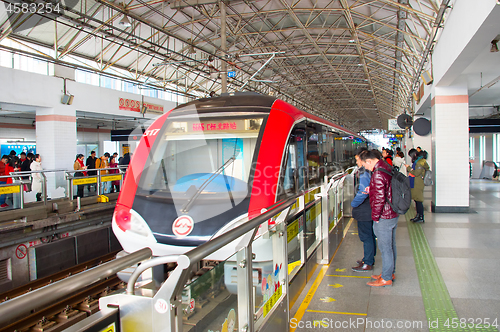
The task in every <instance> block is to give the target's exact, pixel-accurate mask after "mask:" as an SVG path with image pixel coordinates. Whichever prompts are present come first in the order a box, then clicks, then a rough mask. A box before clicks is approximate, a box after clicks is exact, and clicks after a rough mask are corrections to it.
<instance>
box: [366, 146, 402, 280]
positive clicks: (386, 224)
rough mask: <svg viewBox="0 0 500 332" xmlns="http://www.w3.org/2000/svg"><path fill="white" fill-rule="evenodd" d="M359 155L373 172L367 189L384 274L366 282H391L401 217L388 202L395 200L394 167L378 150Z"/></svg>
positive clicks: (394, 269)
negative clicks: (393, 193) (393, 195)
mask: <svg viewBox="0 0 500 332" xmlns="http://www.w3.org/2000/svg"><path fill="white" fill-rule="evenodd" d="M359 158H360V159H361V161H362V163H363V166H364V167H365V168H366V169H368V170H369V171H371V172H372V178H371V180H370V186H369V187H368V188H367V190H366V191H367V192H368V194H369V195H370V206H371V208H372V220H373V221H374V223H373V232H374V233H375V236H376V237H377V242H378V248H379V250H380V252H381V253H382V274H380V275H372V278H373V279H375V281H371V282H369V283H367V285H368V286H371V287H385V286H392V281H393V280H394V273H395V271H396V256H397V253H396V228H397V226H398V219H399V215H398V214H397V213H396V212H394V210H393V209H392V208H391V206H390V204H389V202H390V201H392V188H391V180H392V176H391V175H390V174H391V173H392V169H391V167H390V166H389V165H388V164H387V163H386V162H385V161H384V160H383V159H382V155H381V154H380V152H379V151H378V150H370V151H363V152H361V153H360V155H359ZM381 169H384V170H385V171H383V170H381ZM386 172H387V173H386Z"/></svg>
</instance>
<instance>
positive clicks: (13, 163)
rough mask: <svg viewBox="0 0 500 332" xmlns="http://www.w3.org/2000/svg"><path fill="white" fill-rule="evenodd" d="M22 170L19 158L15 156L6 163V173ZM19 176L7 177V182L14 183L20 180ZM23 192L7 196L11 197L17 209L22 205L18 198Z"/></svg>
mask: <svg viewBox="0 0 500 332" xmlns="http://www.w3.org/2000/svg"><path fill="white" fill-rule="evenodd" d="M20 170H21V167H20V163H19V158H18V157H16V156H14V157H11V158H10V160H9V162H8V163H7V164H6V165H5V175H10V174H11V173H12V172H19V171H20ZM17 179H18V177H16V178H12V177H11V178H7V179H6V183H7V184H14V183H16V182H17V181H18V180H17ZM20 195H21V194H16V195H14V194H13V193H12V194H8V196H7V198H10V200H11V203H12V206H13V207H14V208H15V209H17V208H18V207H19V205H20V201H19V200H18V197H19V198H20Z"/></svg>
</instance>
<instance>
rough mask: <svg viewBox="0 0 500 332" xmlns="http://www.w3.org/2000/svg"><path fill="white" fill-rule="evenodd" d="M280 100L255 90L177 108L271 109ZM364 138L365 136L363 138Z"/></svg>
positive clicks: (200, 109)
mask: <svg viewBox="0 0 500 332" xmlns="http://www.w3.org/2000/svg"><path fill="white" fill-rule="evenodd" d="M276 100H278V98H276V97H272V96H268V95H263V94H259V93H255V92H235V93H225V94H222V95H221V96H220V97H214V98H201V99H197V100H193V101H190V102H188V103H186V104H182V105H179V106H177V107H176V108H175V109H179V108H184V107H186V106H195V107H196V109H197V110H198V111H199V112H201V113H204V111H205V112H207V113H208V112H210V109H211V108H213V107H217V108H218V107H242V108H243V107H248V108H262V110H263V111H264V110H265V109H266V108H267V109H268V111H270V110H271V107H272V106H273V104H274V103H275V102H276ZM298 111H300V113H302V114H303V116H304V117H306V118H309V119H311V120H314V121H317V122H320V123H323V124H325V125H329V126H332V127H334V128H337V129H339V130H341V131H344V132H346V133H348V134H350V135H353V136H356V137H359V138H363V137H362V136H360V135H358V134H356V133H354V132H352V131H350V130H349V129H347V128H344V127H342V126H339V125H338V124H335V123H332V122H331V121H329V120H327V119H323V118H320V117H318V116H316V115H314V114H311V113H308V112H306V111H303V110H300V109H298ZM363 139H364V138H363Z"/></svg>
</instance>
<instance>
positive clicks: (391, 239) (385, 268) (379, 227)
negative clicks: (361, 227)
mask: <svg viewBox="0 0 500 332" xmlns="http://www.w3.org/2000/svg"><path fill="white" fill-rule="evenodd" d="M398 219H399V216H397V217H396V218H392V219H380V220H379V221H378V223H377V222H374V223H373V232H374V233H375V235H376V236H377V241H378V248H379V250H380V252H381V253H382V279H384V280H392V274H393V273H395V272H396V256H397V253H396V228H397V227H398Z"/></svg>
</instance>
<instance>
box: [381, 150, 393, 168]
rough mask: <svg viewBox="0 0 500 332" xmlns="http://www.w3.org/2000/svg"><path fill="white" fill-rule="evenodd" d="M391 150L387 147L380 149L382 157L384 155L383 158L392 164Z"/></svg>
mask: <svg viewBox="0 0 500 332" xmlns="http://www.w3.org/2000/svg"><path fill="white" fill-rule="evenodd" d="M391 152H392V151H391V150H389V149H383V150H382V157H384V160H385V161H386V162H387V163H388V164H389V165H391V166H392V156H391Z"/></svg>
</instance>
